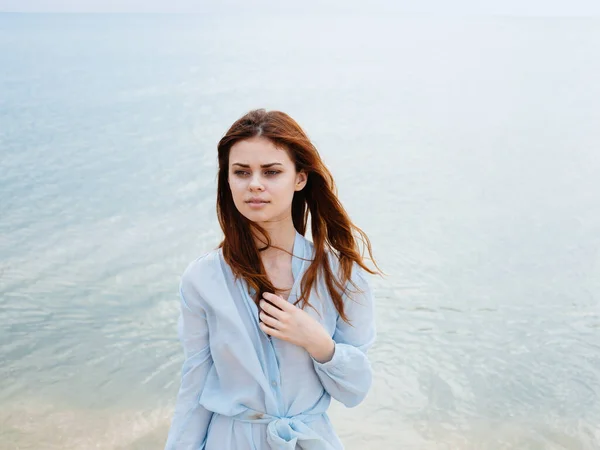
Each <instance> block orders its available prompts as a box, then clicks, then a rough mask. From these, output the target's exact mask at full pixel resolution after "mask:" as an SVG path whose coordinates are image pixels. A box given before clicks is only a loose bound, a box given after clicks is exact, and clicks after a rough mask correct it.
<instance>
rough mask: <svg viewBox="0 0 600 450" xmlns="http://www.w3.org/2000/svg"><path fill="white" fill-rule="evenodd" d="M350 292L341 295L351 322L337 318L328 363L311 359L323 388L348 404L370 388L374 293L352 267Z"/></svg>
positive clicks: (353, 402)
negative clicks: (332, 347)
mask: <svg viewBox="0 0 600 450" xmlns="http://www.w3.org/2000/svg"><path fill="white" fill-rule="evenodd" d="M354 269H355V270H354V271H353V276H352V280H353V281H354V283H355V284H356V286H357V287H358V288H359V291H358V292H356V288H354V286H352V284H350V286H349V289H350V292H349V293H348V295H344V312H345V313H346V316H347V317H348V320H349V321H350V323H347V322H345V321H344V320H342V318H341V317H338V319H337V323H336V329H335V333H334V335H333V341H334V342H335V348H334V352H333V357H332V358H331V359H330V360H329V361H327V362H319V361H318V360H316V359H314V358H313V363H314V366H315V369H316V371H317V375H318V376H319V379H320V380H321V383H323V387H324V388H325V390H326V391H327V392H328V393H329V395H331V396H332V397H333V398H334V399H336V400H337V401H339V402H341V403H343V404H344V405H346V406H348V407H353V406H356V405H358V404H359V403H361V402H362V401H363V400H364V398H365V397H366V395H367V392H368V391H369V389H370V387H371V381H372V369H371V364H370V362H369V359H368V358H367V350H368V349H369V348H370V347H371V345H373V343H374V342H375V336H376V331H375V311H374V309H375V308H374V301H373V293H372V291H371V288H370V286H369V283H368V281H367V280H366V279H365V276H364V273H363V272H364V271H363V269H361V268H360V267H356V266H355V268H354Z"/></svg>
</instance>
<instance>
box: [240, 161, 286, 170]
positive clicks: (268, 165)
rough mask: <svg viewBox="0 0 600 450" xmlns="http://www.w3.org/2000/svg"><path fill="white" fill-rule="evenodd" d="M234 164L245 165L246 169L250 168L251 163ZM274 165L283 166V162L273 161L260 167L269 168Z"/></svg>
mask: <svg viewBox="0 0 600 450" xmlns="http://www.w3.org/2000/svg"><path fill="white" fill-rule="evenodd" d="M232 166H240V167H243V168H244V169H249V168H250V165H249V164H242V163H238V162H236V163H233V164H232ZM273 166H283V164H281V163H278V162H272V163H269V164H261V165H260V167H262V168H263V169H268V168H269V167H273Z"/></svg>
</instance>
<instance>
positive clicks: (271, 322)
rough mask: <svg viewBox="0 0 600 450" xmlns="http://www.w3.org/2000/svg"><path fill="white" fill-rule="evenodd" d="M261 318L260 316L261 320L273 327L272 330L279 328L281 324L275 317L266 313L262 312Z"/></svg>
mask: <svg viewBox="0 0 600 450" xmlns="http://www.w3.org/2000/svg"><path fill="white" fill-rule="evenodd" d="M259 316H260V320H262V321H263V322H264V323H265V324H267V325H268V326H269V327H271V328H277V324H278V323H279V321H278V320H277V319H275V318H274V317H271V316H269V315H268V314H266V313H265V312H264V311H261V312H260V314H259Z"/></svg>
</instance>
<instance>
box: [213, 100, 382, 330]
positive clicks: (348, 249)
mask: <svg viewBox="0 0 600 450" xmlns="http://www.w3.org/2000/svg"><path fill="white" fill-rule="evenodd" d="M256 136H262V137H263V138H266V139H269V140H270V141H271V142H273V144H275V145H276V146H277V147H278V148H281V149H284V150H286V151H287V152H288V154H289V157H290V159H291V160H292V162H294V164H295V166H296V172H300V171H304V172H305V173H306V174H307V176H308V177H307V178H308V179H307V182H306V185H305V187H304V189H302V190H301V191H296V192H295V193H294V197H293V200H292V211H291V213H292V221H293V224H294V227H295V229H296V230H297V231H298V232H299V233H300V234H302V235H303V236H304V235H305V233H306V228H307V225H308V221H309V217H310V226H311V235H312V241H313V244H314V255H313V259H312V261H311V263H310V265H309V266H308V269H307V270H306V272H305V273H304V276H303V278H302V280H301V284H300V287H301V294H300V297H299V298H298V300H297V301H296V304H297V305H298V304H299V306H300V307H302V308H304V307H305V306H309V307H312V305H310V303H309V300H308V299H309V294H310V292H311V290H312V289H313V287H314V286H315V283H316V282H317V278H318V275H319V273H322V276H323V278H324V281H325V284H326V286H327V290H328V292H329V295H330V296H331V299H332V300H333V304H334V305H335V308H336V309H337V311H338V313H339V315H340V317H341V318H342V319H343V320H345V321H346V322H348V318H347V316H346V314H345V312H344V302H343V296H344V294H346V293H347V291H348V284H349V282H350V284H353V285H354V283H352V281H351V274H352V267H353V264H354V263H356V264H358V265H359V266H360V267H362V268H363V269H364V270H366V271H367V272H369V273H371V274H376V273H380V271H379V270H377V271H376V270H372V269H370V268H369V267H367V266H366V265H365V263H364V261H363V256H362V252H361V251H360V250H361V249H359V245H358V239H360V240H361V241H362V243H363V246H364V247H366V249H367V251H368V253H369V259H370V260H371V261H372V262H373V264H374V265H375V267H376V268H377V269H379V268H378V267H377V264H376V263H375V260H374V258H373V253H372V248H371V242H370V241H369V238H368V237H367V235H366V234H365V233H364V232H363V231H362V230H361V229H360V228H358V227H357V226H356V225H354V224H353V223H352V221H351V220H350V218H349V216H348V214H347V213H346V211H345V210H344V208H343V207H342V204H341V203H340V201H339V200H338V198H337V189H336V186H335V183H334V181H333V177H332V175H331V173H330V172H329V170H328V169H327V168H326V167H325V164H324V163H323V161H322V160H321V157H320V155H319V152H318V151H317V149H316V148H315V146H314V145H313V144H312V142H311V141H310V139H309V138H308V136H307V135H306V134H305V133H304V131H303V130H302V128H300V126H299V125H298V124H297V123H296V121H294V119H292V118H291V117H290V116H288V115H287V114H285V113H283V112H280V111H268V112H267V111H266V110H264V109H257V110H253V111H250V112H249V113H247V114H246V115H244V116H243V117H241V118H240V119H239V120H237V121H236V122H235V123H234V124H233V125H232V126H231V128H229V130H228V131H227V133H226V134H225V136H223V138H222V139H221V140H220V141H219V145H218V159H219V174H218V188H217V215H218V218H219V223H220V225H221V229H222V230H223V233H224V235H225V237H224V239H223V241H222V242H221V244H220V245H219V247H220V248H222V252H223V257H224V259H225V261H226V262H227V264H229V266H230V267H231V269H232V271H233V273H234V275H235V276H236V277H242V278H243V279H245V280H246V282H247V283H248V286H249V287H251V288H253V289H254V291H255V292H256V297H255V299H254V300H255V302H257V303H258V301H259V300H260V298H261V297H262V294H263V293H264V292H276V288H275V287H274V286H273V284H272V283H271V281H270V280H269V278H268V276H267V273H266V270H265V268H264V266H263V264H262V261H261V258H260V252H261V251H263V250H265V249H266V248H269V247H271V241H270V239H269V236H268V233H267V232H266V231H265V230H264V229H263V228H262V227H261V226H260V225H258V224H256V223H254V222H251V221H250V220H248V219H247V218H246V217H244V216H243V215H242V214H241V213H240V212H239V211H238V210H237V208H236V207H235V204H234V202H233V197H232V194H231V190H230V187H229V181H228V174H229V153H230V150H231V147H232V146H233V145H234V144H235V143H237V142H239V141H243V140H246V139H250V138H253V137H256ZM256 233H259V234H260V235H262V236H263V238H264V239H263V238H261V239H260V240H264V242H265V243H266V245H265V246H264V247H262V248H259V247H258V246H257V245H256V242H255V239H254V237H255V236H258V235H257V234H256ZM328 254H329V256H328ZM329 257H335V258H337V259H338V261H339V272H338V273H337V274H334V273H333V270H332V266H331V264H330V262H329V261H328V258H329ZM354 287H356V285H354Z"/></svg>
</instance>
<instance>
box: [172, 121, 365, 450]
mask: <svg viewBox="0 0 600 450" xmlns="http://www.w3.org/2000/svg"><path fill="white" fill-rule="evenodd" d="M218 158H219V176H218V192H217V213H218V217H219V222H220V225H221V228H222V230H223V233H224V235H225V238H224V240H223V242H222V243H221V245H220V246H219V248H218V249H216V250H214V251H212V252H209V253H207V254H205V255H204V256H201V257H200V258H198V259H197V260H195V261H193V262H192V263H191V264H190V265H189V266H188V268H187V269H186V270H185V272H184V274H183V277H182V280H181V285H180V297H181V315H180V320H179V336H180V339H181V342H182V344H183V348H184V353H185V362H184V364H183V369H182V379H181V387H180V390H179V393H178V396H177V403H176V407H175V413H174V416H173V421H172V423H171V429H170V431H169V437H168V440H167V445H166V449H167V450H183V449H186V450H187V449H194V450H198V449H207V450H234V449H236V450H245V449H252V450H263V449H264V450H266V449H273V450H275V449H276V450H284V449H286V450H287V449H290V450H291V449H298V448H300V449H305V450H334V449H342V448H343V446H342V444H341V442H340V440H339V439H338V437H337V436H336V434H335V432H334V431H333V429H332V426H331V422H330V421H329V418H328V416H327V414H326V411H327V408H328V406H329V403H330V400H331V397H333V398H334V399H336V400H338V401H340V402H342V403H344V404H345V405H346V406H349V407H352V406H355V405H358V404H359V403H360V402H361V401H362V400H363V399H364V397H365V395H366V394H367V391H368V390H369V387H370V385H371V367H370V364H369V361H368V359H367V357H366V351H367V349H368V348H369V347H370V346H371V345H372V344H373V341H374V340H375V326H374V312H373V299H372V295H371V290H370V288H369V285H368V284H367V281H366V280H365V277H364V272H369V273H372V274H375V273H376V272H375V271H373V270H371V269H369V268H368V267H367V266H366V265H365V264H364V262H363V259H362V257H361V254H360V252H359V248H358V244H357V241H356V238H355V233H356V234H357V235H358V236H360V238H361V240H362V241H363V242H364V243H365V245H366V247H367V249H368V252H369V256H370V257H371V260H372V254H371V245H370V242H369V239H368V238H367V236H366V235H365V234H364V233H363V232H362V231H361V230H360V229H359V228H357V227H356V226H355V225H354V224H353V223H352V222H351V221H350V219H349V217H348V215H347V214H346V212H345V211H344V209H343V207H342V206H341V204H340V203H339V201H338V199H337V197H336V194H335V185H334V182H333V178H332V176H331V174H330V173H329V171H328V170H327V168H326V167H325V166H324V164H323V162H322V161H321V158H320V156H319V154H318V152H317V150H316V148H315V147H314V146H313V145H312V143H311V142H310V140H309V139H308V137H307V136H306V134H305V133H304V132H303V131H302V129H301V128H300V126H299V125H298V124H297V123H296V122H295V121H294V120H293V119H292V118H290V117H289V116H288V115H286V114H284V113H282V112H278V111H270V112H266V111H265V110H256V111H251V112H249V113H248V114H246V115H245V116H244V117H242V118H241V119H239V120H238V121H236V122H235V123H234V124H233V125H232V126H231V128H230V129H229V131H228V132H227V133H226V135H225V136H224V137H223V138H222V139H221V141H220V142H219V146H218ZM309 214H310V225H311V234H312V239H313V240H314V244H313V243H311V242H310V241H309V240H307V239H306V238H305V237H304V234H305V232H306V228H307V223H308V217H309Z"/></svg>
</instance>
